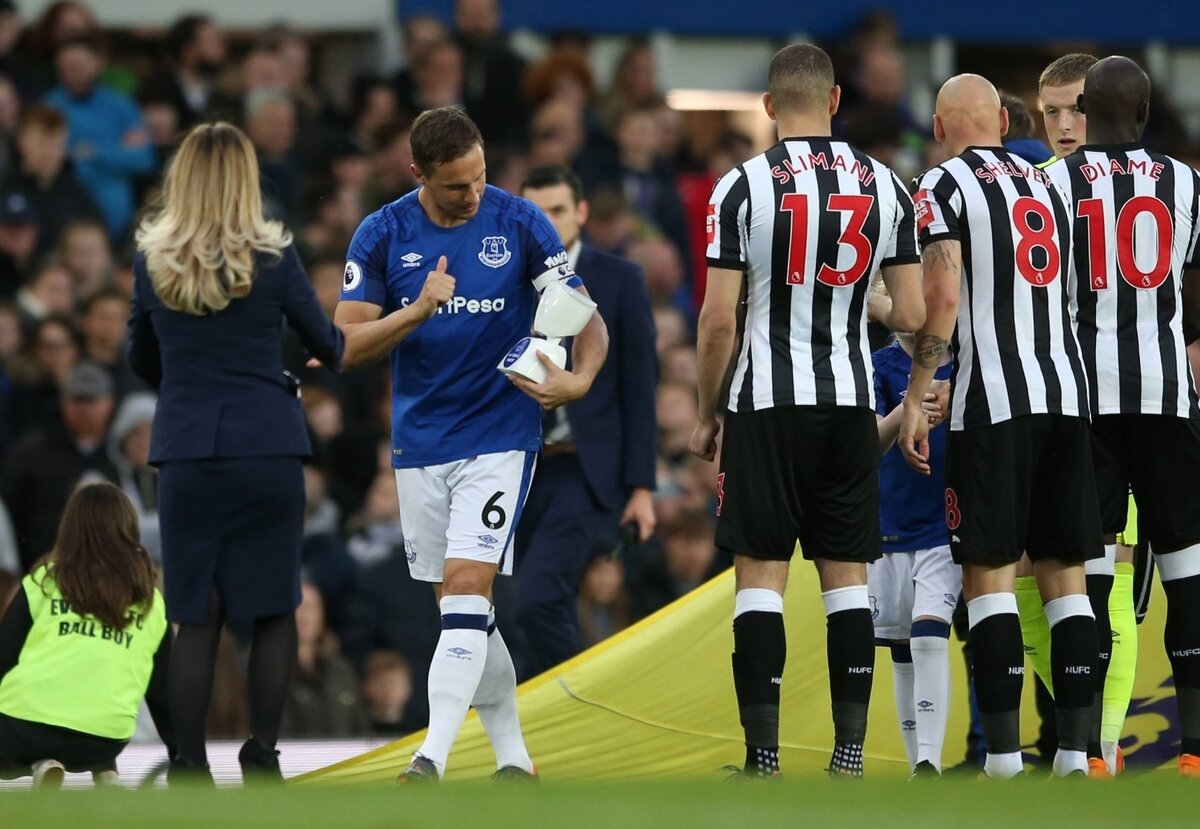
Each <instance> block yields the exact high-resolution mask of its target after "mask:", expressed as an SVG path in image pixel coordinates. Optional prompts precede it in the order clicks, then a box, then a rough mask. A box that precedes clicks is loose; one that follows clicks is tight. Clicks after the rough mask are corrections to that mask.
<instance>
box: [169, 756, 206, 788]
mask: <svg viewBox="0 0 1200 829" xmlns="http://www.w3.org/2000/svg"><path fill="white" fill-rule="evenodd" d="M167 785H168V786H171V787H175V786H195V787H197V788H206V789H212V788H216V785H217V784H216V783H214V782H213V776H212V772H211V771H209V768H208V763H189V762H187V761H185V760H179V759H172V760H171V764H170V765H169V766H167Z"/></svg>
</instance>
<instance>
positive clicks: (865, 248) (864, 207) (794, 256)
mask: <svg viewBox="0 0 1200 829" xmlns="http://www.w3.org/2000/svg"><path fill="white" fill-rule="evenodd" d="M874 206H875V197H874V196H870V195H863V194H860V193H830V195H829V200H828V201H827V202H826V204H825V209H826V210H831V211H834V212H838V213H849V214H850V216H849V218H848V219H847V221H846V227H845V229H844V230H842V233H841V235H840V236H839V237H838V246H839V250H840V246H842V245H845V246H847V247H849V248H850V249H851V250H853V251H854V260H853V261H852V262H851V263H850V266H849V267H847V268H846V269H845V270H838V269H837V268H834V267H831V266H830V265H829V263H827V262H822V263H821V268H820V270H818V271H817V281H818V282H823V283H825V284H826V285H832V286H833V287H835V288H840V287H843V286H845V285H853V284H854V283H855V282H857V281H858V280H860V279H862V278H863V276H864V275H866V273H867V268H869V267H870V266H871V260H872V258H873V257H872V254H873V253H874V245H872V244H871V240H870V239H868V238H867V237H866V236H865V235H864V234H863V227H864V226H865V225H866V223H867V215H868V214H869V213H870V212H871V208H872V207H874ZM781 207H782V208H783V209H784V210H786V211H788V212H789V213H791V214H792V217H791V224H792V228H791V246H790V247H789V248H788V261H787V284H789V285H803V284H804V266H805V263H806V262H807V260H808V196H806V195H804V194H803V193H787V194H785V195H784V197H783V202H782V204H781Z"/></svg>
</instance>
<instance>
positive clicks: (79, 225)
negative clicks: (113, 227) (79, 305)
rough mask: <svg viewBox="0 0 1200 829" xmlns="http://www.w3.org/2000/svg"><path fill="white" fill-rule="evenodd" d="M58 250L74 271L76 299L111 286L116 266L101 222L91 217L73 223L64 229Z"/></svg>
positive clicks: (64, 261)
mask: <svg viewBox="0 0 1200 829" xmlns="http://www.w3.org/2000/svg"><path fill="white" fill-rule="evenodd" d="M58 253H59V258H61V259H62V263H63V265H65V266H66V268H67V271H68V272H69V273H70V274H71V284H72V286H73V290H74V292H75V299H76V300H77V301H79V300H85V299H87V298H88V297H90V296H91V295H92V294H94V293H96V292H97V291H101V290H104V289H105V288H108V287H111V286H112V282H113V268H114V265H115V263H114V262H113V252H112V243H111V242H110V241H109V238H108V234H107V232H106V231H105V229H104V225H103V224H101V223H100V222H97V221H94V220H92V219H77V220H75V221H73V222H71V223H70V224H69V225H67V226H66V227H65V228H63V231H62V236H61V237H60V239H59V244H58Z"/></svg>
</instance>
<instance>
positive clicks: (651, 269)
mask: <svg viewBox="0 0 1200 829" xmlns="http://www.w3.org/2000/svg"><path fill="white" fill-rule="evenodd" d="M626 255H627V256H628V257H629V259H630V261H632V262H636V263H637V264H638V265H641V266H642V270H643V271H645V273H646V289H647V290H648V291H649V292H650V300H651V301H652V302H653V303H655V304H656V305H661V304H664V303H671V304H674V305H676V307H679V308H680V309H681V310H684V311H685V313H688V314H690V313H691V312H692V307H691V296H690V295H689V294H681V293H680V288H681V287H682V285H683V279H684V271H683V262H682V260H681V259H680V257H679V251H678V250H677V249H676V248H675V246H674V245H672V244H671V243H670V242H669V241H667V240H666V239H663V238H661V237H658V238H649V239H643V240H641V241H638V242H634V243H633V244H631V245H630V246H629V249H628V251H627V252H626Z"/></svg>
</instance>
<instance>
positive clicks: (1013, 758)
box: [983, 751, 1087, 780]
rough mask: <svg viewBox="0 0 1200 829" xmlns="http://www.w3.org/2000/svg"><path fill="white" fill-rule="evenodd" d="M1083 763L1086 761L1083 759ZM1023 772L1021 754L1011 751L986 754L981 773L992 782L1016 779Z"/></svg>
mask: <svg viewBox="0 0 1200 829" xmlns="http://www.w3.org/2000/svg"><path fill="white" fill-rule="evenodd" d="M1084 762H1085V763H1086V762H1087V760H1086V758H1085V760H1084ZM1024 770H1025V764H1024V763H1022V762H1021V752H1019V751H1013V752H1009V753H1007V754H992V753H991V752H988V756H987V760H985V761H984V762H983V772H984V774H986V775H987V776H988V777H990V778H991V779H993V780H1007V779H1009V778H1010V777H1016V776H1017V775H1018V774H1020V773H1021V772H1022V771H1024Z"/></svg>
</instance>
